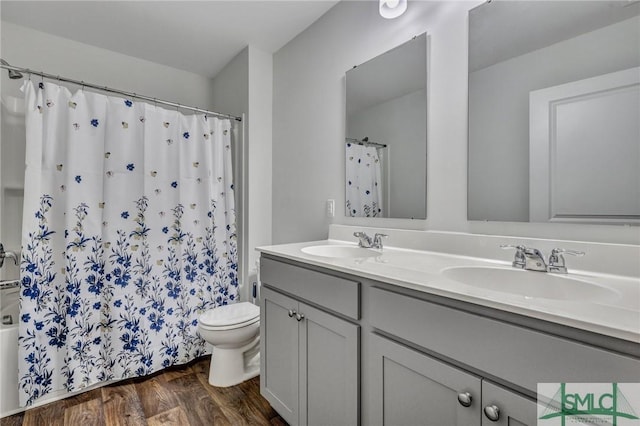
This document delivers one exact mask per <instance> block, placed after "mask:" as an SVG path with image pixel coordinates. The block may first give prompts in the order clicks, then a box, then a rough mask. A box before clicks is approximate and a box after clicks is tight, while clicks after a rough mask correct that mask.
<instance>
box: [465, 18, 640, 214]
mask: <svg viewBox="0 0 640 426" xmlns="http://www.w3.org/2000/svg"><path fill="white" fill-rule="evenodd" d="M639 37H640V18H633V19H628V20H626V21H622V22H620V23H617V24H614V25H610V26H608V27H605V28H602V29H599V30H596V31H592V32H590V33H587V34H584V35H581V36H579V37H575V38H572V39H569V40H566V41H563V42H560V43H556V44H554V45H552V46H549V47H546V48H544V49H539V50H536V51H534V52H531V53H527V54H525V55H521V56H518V57H515V58H512V59H509V60H506V61H504V62H500V63H498V64H495V65H492V66H489V67H487V68H484V69H481V70H478V71H476V72H473V73H472V74H471V75H470V76H469V100H470V104H469V108H470V111H471V114H470V117H471V119H470V121H469V134H470V135H471V140H472V143H471V145H470V153H469V155H470V157H471V158H473V159H474V161H471V162H470V164H469V187H470V192H469V217H472V218H474V219H481V220H482V219H489V220H503V221H527V220H529V92H530V91H532V90H537V89H543V88H545V87H551V86H557V85H559V84H563V83H568V82H571V81H576V80H582V79H585V78H589V77H594V76H598V75H602V74H607V73H611V72H614V71H619V70H623V69H628V68H632V67H637V66H639V65H640V51H638V43H637V42H636V43H635V45H634V43H629V40H639Z"/></svg>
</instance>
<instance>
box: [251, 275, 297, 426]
mask: <svg viewBox="0 0 640 426" xmlns="http://www.w3.org/2000/svg"><path fill="white" fill-rule="evenodd" d="M261 296H262V303H261V310H260V369H261V370H260V373H261V374H260V393H261V394H262V396H264V397H265V398H266V399H267V401H269V403H270V404H271V406H272V407H273V408H274V409H275V410H276V411H277V412H278V413H279V414H280V415H281V416H282V417H283V418H284V419H285V420H286V421H287V422H288V423H289V424H290V425H297V424H298V322H297V321H296V319H295V316H294V317H290V316H289V311H290V310H295V311H297V310H298V302H297V301H295V300H294V299H291V298H290V297H286V296H283V295H282V294H280V293H276V292H274V291H272V290H270V289H268V288H266V287H263V288H262V290H261Z"/></svg>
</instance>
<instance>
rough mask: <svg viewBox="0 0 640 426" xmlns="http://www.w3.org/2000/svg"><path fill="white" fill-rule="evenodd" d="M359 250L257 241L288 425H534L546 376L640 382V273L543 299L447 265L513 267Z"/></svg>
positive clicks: (270, 381)
mask: <svg viewBox="0 0 640 426" xmlns="http://www.w3.org/2000/svg"><path fill="white" fill-rule="evenodd" d="M309 246H311V247H309ZM321 246H329V247H328V248H322V247H321ZM332 246H335V247H342V248H338V249H335V250H337V251H335V253H338V252H339V253H340V254H339V257H331V256H332V250H333V249H332V248H331V247H332ZM359 250H362V251H361V252H359ZM364 250H366V249H360V248H358V247H357V246H356V245H355V244H354V245H353V246H349V245H348V244H347V243H344V242H337V241H333V242H332V241H324V242H315V243H302V244H288V245H281V246H271V247H263V248H261V249H260V251H261V252H262V253H261V281H262V293H261V299H262V305H261V306H262V310H261V354H262V355H261V356H262V359H261V362H262V365H261V367H262V370H261V393H262V394H263V396H264V397H265V398H266V399H267V400H268V401H269V402H270V403H271V405H272V406H273V407H274V408H275V409H276V411H278V413H280V415H281V416H282V417H283V418H285V419H286V420H287V421H288V422H289V423H290V424H292V425H298V424H310V425H313V424H336V425H337V424H339V425H357V424H363V425H382V424H386V425H403V424H404V425H416V424H421V425H425V424H426V425H434V426H443V425H464V426H470V425H480V424H482V425H490V424H499V425H514V424H516V425H521V424H524V425H536V424H537V421H538V420H537V417H538V416H539V414H538V407H537V404H536V394H537V385H538V383H561V382H567V383H594V382H602V383H611V382H621V383H622V382H640V344H639V341H640V340H639V336H640V321H639V318H640V316H639V309H638V306H637V305H638V303H639V301H638V298H637V294H638V291H639V289H638V282H637V280H636V279H635V278H630V279H628V280H626V279H616V278H611V277H605V276H600V277H598V276H595V275H594V276H593V277H589V279H590V280H591V281H589V282H591V283H592V284H593V285H597V287H598V288H597V289H595V291H597V292H600V291H602V292H601V293H597V294H594V296H593V297H590V296H589V294H590V293H589V291H587V292H586V293H585V294H586V295H585V296H584V297H583V298H582V299H581V298H580V296H579V295H576V296H575V297H576V298H569V297H570V296H563V295H560V294H555V295H552V296H549V297H551V299H545V298H544V297H540V296H539V295H538V296H536V297H531V296H527V295H526V294H525V295H522V294H509V293H506V292H499V291H494V290H491V289H487V288H482V286H480V287H478V286H473V285H468V284H461V283H460V282H458V281H455V280H453V279H451V277H455V274H447V273H446V271H447V270H451V269H455V268H468V267H475V268H480V269H482V268H488V269H498V270H504V271H507V272H506V273H507V274H509V273H510V272H509V271H510V269H509V268H511V267H510V265H509V263H507V262H502V264H500V263H499V262H495V261H493V262H490V261H488V260H482V259H476V258H470V257H467V258H465V257H461V256H452V255H444V254H440V253H433V252H419V251H415V250H401V249H388V248H385V249H384V250H383V251H382V252H381V253H380V252H378V253H375V252H373V251H364ZM309 253H316V254H309ZM360 255H361V256H362V257H359V256H360ZM336 256H338V254H336ZM443 271H445V273H443ZM472 272H473V273H475V272H474V271H472ZM519 272H521V273H523V274H532V273H533V274H540V273H535V272H529V271H519ZM471 276H473V274H471ZM527 276H528V275H527ZM522 277H525V275H522ZM540 277H542V276H541V275H540ZM603 277H604V278H603ZM479 279H480V278H479ZM603 280H604V281H606V282H607V283H611V282H614V285H609V284H602V283H603V282H604V281H603ZM559 283H560V284H563V282H562V281H560V282H559ZM567 283H568V281H567ZM553 284H554V285H557V284H558V283H557V282H553ZM601 284H602V285H601ZM592 290H593V289H592ZM634 292H635V293H634ZM634 296H635V300H633V297H634Z"/></svg>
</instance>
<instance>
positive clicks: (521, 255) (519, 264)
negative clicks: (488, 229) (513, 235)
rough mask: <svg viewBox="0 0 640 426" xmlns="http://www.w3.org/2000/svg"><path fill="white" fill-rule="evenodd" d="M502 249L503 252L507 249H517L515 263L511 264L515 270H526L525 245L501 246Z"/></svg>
mask: <svg viewBox="0 0 640 426" xmlns="http://www.w3.org/2000/svg"><path fill="white" fill-rule="evenodd" d="M500 248H501V249H503V250H507V249H515V250H516V255H515V257H514V258H513V262H512V263H511V265H512V266H513V267H514V268H520V269H524V267H525V265H526V261H527V260H526V258H525V252H526V251H527V248H526V247H525V246H523V245H520V244H519V245H513V244H500Z"/></svg>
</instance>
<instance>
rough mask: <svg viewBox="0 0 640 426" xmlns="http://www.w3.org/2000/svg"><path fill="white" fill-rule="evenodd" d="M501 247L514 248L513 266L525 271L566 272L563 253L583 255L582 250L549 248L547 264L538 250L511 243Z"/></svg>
mask: <svg viewBox="0 0 640 426" xmlns="http://www.w3.org/2000/svg"><path fill="white" fill-rule="evenodd" d="M500 248H503V249H515V250H516V254H515V257H514V259H513V263H512V265H513V267H514V268H520V269H526V270H527V271H539V272H554V273H557V274H566V273H567V267H566V266H565V263H564V257H563V256H562V255H563V254H570V255H572V256H584V252H583V251H577V250H566V249H562V248H555V249H553V250H551V255H550V256H549V264H548V265H547V263H546V262H545V261H544V257H543V255H542V252H540V250H538V249H535V248H531V247H525V246H523V245H511V244H503V245H501V246H500Z"/></svg>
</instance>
